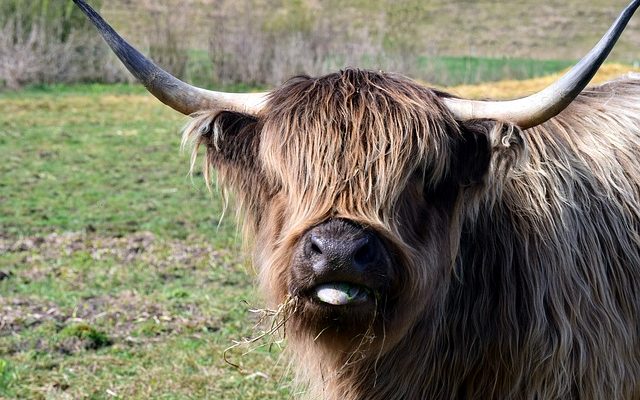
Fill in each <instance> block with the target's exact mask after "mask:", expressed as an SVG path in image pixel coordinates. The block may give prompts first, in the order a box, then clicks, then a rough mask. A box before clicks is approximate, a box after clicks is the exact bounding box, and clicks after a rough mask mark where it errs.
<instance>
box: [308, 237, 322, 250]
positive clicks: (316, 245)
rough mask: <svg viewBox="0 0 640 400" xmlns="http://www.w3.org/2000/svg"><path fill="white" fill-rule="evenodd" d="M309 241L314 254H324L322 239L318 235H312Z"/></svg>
mask: <svg viewBox="0 0 640 400" xmlns="http://www.w3.org/2000/svg"><path fill="white" fill-rule="evenodd" d="M309 242H310V246H309V250H310V251H311V253H312V254H322V241H321V240H320V239H319V238H318V237H317V236H315V235H311V238H310V240H309Z"/></svg>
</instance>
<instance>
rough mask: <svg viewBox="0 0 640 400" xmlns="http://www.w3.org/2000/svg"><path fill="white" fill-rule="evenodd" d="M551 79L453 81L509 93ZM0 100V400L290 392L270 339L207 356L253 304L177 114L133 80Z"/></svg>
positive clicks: (240, 330)
mask: <svg viewBox="0 0 640 400" xmlns="http://www.w3.org/2000/svg"><path fill="white" fill-rule="evenodd" d="M626 70H628V68H626V67H621V66H609V67H607V68H605V69H604V70H603V72H602V73H601V74H600V77H599V78H598V79H599V80H603V79H611V78H613V77H614V76H616V75H619V74H622V73H623V72H625V71H626ZM551 79H553V78H544V79H538V80H534V81H530V82H519V83H515V82H505V83H499V84H493V85H485V86H468V87H458V88H454V89H453V90H454V91H455V92H456V93H457V94H459V95H462V96H474V97H482V96H491V97H500V96H502V97H514V96H517V95H519V94H522V93H524V92H529V91H531V90H537V89H539V88H541V87H543V86H545V85H546V84H548V83H549V82H550V80H551ZM478 88H481V90H480V91H478ZM496 88H497V90H496ZM492 90H493V91H492ZM0 110H1V111H0V158H1V159H2V160H3V162H2V163H0V398H2V399H13V398H25V399H78V398H89V399H114V398H123V399H124V398H126V399H149V398H153V399H207V398H208V399H265V398H289V397H290V396H291V395H292V394H293V393H294V392H295V390H296V389H295V388H292V387H291V384H290V374H289V371H288V365H287V362H286V361H285V360H284V359H282V357H281V350H280V347H279V345H278V344H277V343H276V344H274V345H272V346H268V345H267V344H268V343H262V342H260V343H258V344H263V345H264V346H261V347H257V345H258V344H256V345H255V346H253V347H248V346H242V347H239V348H236V349H233V350H232V351H230V352H229V357H230V361H231V362H232V363H234V364H237V365H239V366H240V368H236V367H234V366H232V365H230V364H229V363H227V362H225V360H224V358H223V353H224V350H225V349H226V348H228V347H229V346H231V345H232V344H233V341H234V340H240V339H242V338H244V337H252V336H255V335H256V334H257V333H259V330H260V327H259V326H258V327H256V326H257V325H258V320H259V315H256V314H254V313H252V312H251V311H250V310H251V309H253V308H256V307H259V306H260V301H259V299H258V298H257V296H256V293H255V291H254V289H253V283H252V274H251V273H250V272H249V273H247V272H248V271H250V267H249V266H248V265H247V262H246V261H245V260H243V258H242V257H241V256H240V254H241V251H240V243H239V239H238V234H237V231H236V228H235V225H234V221H233V217H227V218H224V219H222V220H221V219H220V217H221V215H222V207H221V201H220V198H219V196H218V195H217V194H210V193H208V192H207V190H206V189H205V188H204V184H203V182H202V178H201V177H200V176H195V177H194V179H193V180H192V179H190V178H189V177H187V176H186V171H187V169H188V156H187V155H181V154H180V153H179V151H178V148H179V142H180V137H179V131H180V127H181V126H182V125H183V124H184V123H185V122H186V119H185V118H183V117H181V116H179V115H177V114H176V113H175V112H173V111H172V110H170V109H168V108H167V107H164V106H162V105H160V104H159V103H158V102H157V101H156V100H155V99H153V98H152V97H151V96H150V95H147V94H146V93H145V92H144V91H143V89H142V88H141V87H139V86H100V85H97V86H93V85H86V86H73V87H69V86H55V87H42V88H34V89H30V90H26V91H22V92H16V93H4V94H0ZM254 347H257V348H254ZM251 349H253V351H251V352H248V353H247V354H243V353H245V352H247V351H248V350H251Z"/></svg>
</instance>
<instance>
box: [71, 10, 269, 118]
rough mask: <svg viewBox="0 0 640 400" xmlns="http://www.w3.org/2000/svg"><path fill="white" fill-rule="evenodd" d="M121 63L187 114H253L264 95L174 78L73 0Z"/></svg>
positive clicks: (96, 14) (158, 95) (142, 81)
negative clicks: (209, 87) (203, 86)
mask: <svg viewBox="0 0 640 400" xmlns="http://www.w3.org/2000/svg"><path fill="white" fill-rule="evenodd" d="M73 1H74V3H76V5H77V6H78V7H79V8H80V9H81V10H82V12H84V14H85V15H86V16H87V17H88V18H89V20H90V21H91V22H92V23H93V25H95V27H96V29H98V32H99V33H100V35H101V36H102V38H103V39H104V40H105V42H107V44H108V45H109V47H111V49H112V50H113V52H114V53H115V54H116V55H117V56H118V58H119V59H120V61H122V63H123V64H124V65H125V66H126V67H127V69H128V70H129V71H130V72H131V73H132V74H133V76H135V77H136V79H138V80H139V81H140V82H141V83H142V84H143V85H144V86H145V87H146V88H147V90H148V91H149V92H151V94H153V95H154V96H155V97H157V98H158V99H159V100H160V101H161V102H163V103H164V104H166V105H168V106H169V107H171V108H173V109H174V110H176V111H180V112H181V113H183V114H186V115H189V114H193V113H194V112H197V111H202V110H220V111H236V112H242V113H245V114H251V115H256V114H258V113H259V112H260V110H261V109H262V104H263V103H264V101H265V99H266V93H224V92H214V91H211V90H206V89H201V88H198V87H195V86H191V85H189V84H188V83H185V82H183V81H181V80H180V79H178V78H176V77H174V76H173V75H171V74H170V73H168V72H167V71H165V70H163V69H162V68H160V67H158V66H157V65H156V64H154V63H153V62H152V61H151V60H149V59H148V58H147V57H145V56H144V55H143V54H142V53H140V52H139V51H138V50H136V49H135V48H133V47H132V46H131V45H130V44H129V43H127V42H126V41H125V40H124V39H123V38H122V37H121V36H120V35H118V33H117V32H116V31H115V30H113V28H111V26H110V25H109V24H108V23H107V22H106V21H105V20H104V19H103V18H102V17H101V16H100V15H99V14H98V13H97V12H96V11H95V10H94V9H93V8H91V7H90V6H89V5H88V4H87V3H86V2H85V1H84V0H73Z"/></svg>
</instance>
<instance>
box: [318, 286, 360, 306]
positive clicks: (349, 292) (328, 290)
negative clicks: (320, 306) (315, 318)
mask: <svg viewBox="0 0 640 400" xmlns="http://www.w3.org/2000/svg"><path fill="white" fill-rule="evenodd" d="M315 294H316V297H317V298H318V300H320V301H322V302H323V303H327V304H332V305H334V306H344V305H347V304H354V303H362V302H363V301H366V300H367V292H366V290H365V289H363V288H361V287H359V286H354V285H350V284H348V283H344V282H340V283H326V284H323V285H319V286H318V287H316V288H315Z"/></svg>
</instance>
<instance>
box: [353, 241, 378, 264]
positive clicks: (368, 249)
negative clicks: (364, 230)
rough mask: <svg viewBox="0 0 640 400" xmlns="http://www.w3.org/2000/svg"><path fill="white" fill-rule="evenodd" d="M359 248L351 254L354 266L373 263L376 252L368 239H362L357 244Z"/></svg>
mask: <svg viewBox="0 0 640 400" xmlns="http://www.w3.org/2000/svg"><path fill="white" fill-rule="evenodd" d="M358 245H359V247H358V248H357V250H356V252H355V253H354V254H353V262H354V263H355V264H356V265H367V264H371V263H372V262H374V261H375V258H376V250H375V248H374V246H373V245H372V243H371V241H370V240H369V239H368V238H364V239H362V240H361V241H360V243H358Z"/></svg>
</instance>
